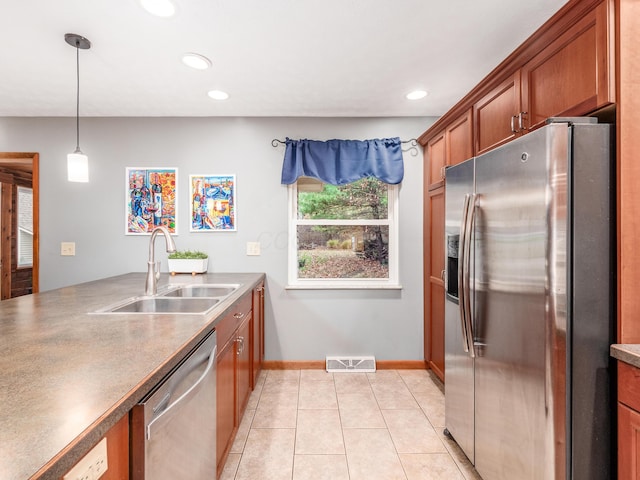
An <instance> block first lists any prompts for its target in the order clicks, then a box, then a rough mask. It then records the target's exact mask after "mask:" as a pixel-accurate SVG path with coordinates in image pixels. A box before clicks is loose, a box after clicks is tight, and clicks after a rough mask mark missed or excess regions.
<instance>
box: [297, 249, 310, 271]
mask: <svg viewBox="0 0 640 480" xmlns="http://www.w3.org/2000/svg"><path fill="white" fill-rule="evenodd" d="M310 262H311V255H309V254H308V253H301V254H300V255H299V256H298V268H299V269H300V270H304V269H305V268H306V267H307V263H310Z"/></svg>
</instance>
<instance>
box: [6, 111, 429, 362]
mask: <svg viewBox="0 0 640 480" xmlns="http://www.w3.org/2000/svg"><path fill="white" fill-rule="evenodd" d="M434 121H435V119H434V118H376V119H366V118H338V119H335V118H218V117H216V118H82V119H81V141H80V145H81V148H82V150H83V151H84V152H85V153H86V154H87V155H89V162H90V178H91V181H90V183H88V184H77V183H69V182H67V181H66V154H67V153H68V152H70V151H72V150H73V149H74V148H75V119H71V118H0V151H5V152H38V153H40V289H41V291H45V290H49V289H53V288H58V287H61V286H66V285H71V284H75V283H79V282H85V281H89V280H94V279H99V278H104V277H109V276H112V275H117V274H121V273H125V272H130V271H144V270H145V269H146V260H147V252H148V241H149V237H148V236H125V235H124V230H125V225H124V211H125V183H124V179H125V167H127V166H129V167H137V166H149V167H152V166H167V167H174V166H175V167H177V168H178V188H179V192H178V230H179V232H178V236H177V237H175V240H176V244H177V246H178V248H180V249H185V248H190V249H200V250H204V251H207V252H208V253H209V255H210V259H209V268H210V271H219V272H225V271H238V272H265V273H266V274H267V298H266V318H265V321H266V358H267V360H321V359H324V357H325V355H375V356H376V358H378V359H380V360H419V359H422V358H423V345H422V338H423V329H422V308H423V307H422V152H420V154H419V155H418V156H416V157H413V156H411V155H409V154H408V153H405V155H404V157H405V179H404V181H403V183H402V186H401V190H400V209H401V214H400V281H401V283H402V286H403V288H402V290H398V291H384V290H368V291H367V290H328V291H320V290H312V291H309V290H286V289H285V286H286V283H287V249H286V247H287V189H286V187H285V186H282V185H281V184H280V169H281V163H282V157H283V153H284V147H283V146H280V147H277V148H273V147H272V146H271V140H272V139H273V138H279V139H283V140H284V138H285V137H287V136H288V137H290V138H311V139H316V140H326V139H330V138H342V139H367V138H376V137H393V136H399V137H400V138H401V139H403V140H404V139H409V138H416V137H418V136H419V135H420V134H421V133H422V132H424V130H426V129H427V128H428V127H429V126H430V125H431V124H432V123H433V122H434ZM193 173H197V174H203V173H204V174H211V173H212V174H215V173H223V174H230V173H232V174H235V175H236V176H237V184H238V187H237V194H238V201H237V215H238V231H237V232H227V233H189V231H188V230H189V222H188V218H189V210H188V209H189V204H188V176H189V174H193ZM64 241H71V242H75V243H76V256H75V257H62V256H60V242H64ZM248 241H259V242H260V243H261V247H262V254H261V255H260V256H251V257H250V256H246V255H245V252H246V242H248ZM158 242H160V240H159V241H158ZM158 250H162V249H160V248H158ZM158 258H159V259H162V261H163V270H164V269H166V254H165V253H164V252H162V253H160V254H159V255H158ZM143 287H144V286H143V285H140V292H132V294H134V293H142V291H143Z"/></svg>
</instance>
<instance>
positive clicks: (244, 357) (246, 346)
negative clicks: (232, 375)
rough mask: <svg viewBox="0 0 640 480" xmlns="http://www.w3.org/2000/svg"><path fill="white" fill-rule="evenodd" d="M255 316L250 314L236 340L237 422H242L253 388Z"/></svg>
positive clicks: (239, 330)
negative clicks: (252, 360)
mask: <svg viewBox="0 0 640 480" xmlns="http://www.w3.org/2000/svg"><path fill="white" fill-rule="evenodd" d="M252 327H253V317H252V316H251V315H249V316H248V317H247V318H246V319H245V320H244V322H243V323H242V325H241V326H240V328H239V329H238V337H237V341H236V389H237V395H236V412H237V413H238V419H237V423H238V424H240V420H241V419H242V412H244V408H245V407H246V406H247V402H248V401H249V395H250V394H251V390H252V388H253V368H252V365H251V342H250V340H251V329H252Z"/></svg>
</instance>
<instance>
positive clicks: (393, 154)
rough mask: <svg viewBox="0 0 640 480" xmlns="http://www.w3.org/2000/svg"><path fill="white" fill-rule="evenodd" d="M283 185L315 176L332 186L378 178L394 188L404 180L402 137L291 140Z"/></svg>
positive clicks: (285, 158) (283, 175) (289, 140)
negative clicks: (365, 178)
mask: <svg viewBox="0 0 640 480" xmlns="http://www.w3.org/2000/svg"><path fill="white" fill-rule="evenodd" d="M285 143H286V149H285V152H284V162H283V165H282V183H283V184H285V185H288V184H291V183H295V182H296V180H298V177H302V176H305V177H313V178H317V179H319V180H322V181H323V182H325V183H330V184H332V185H345V184H347V183H351V182H355V181H356V180H359V179H361V178H364V177H375V178H377V179H379V180H382V181H383V182H385V183H389V184H392V185H395V184H398V183H400V182H401V181H402V177H403V176H404V163H403V160H402V144H401V142H400V138H397V137H396V138H376V139H374V140H327V141H324V142H323V141H319V140H306V139H304V140H291V139H289V138H287V140H286V142H285Z"/></svg>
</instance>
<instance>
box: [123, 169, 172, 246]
mask: <svg viewBox="0 0 640 480" xmlns="http://www.w3.org/2000/svg"><path fill="white" fill-rule="evenodd" d="M125 182H126V184H125V185H126V187H125V197H126V198H125V205H126V210H125V234H126V235H150V234H151V232H153V230H154V229H155V228H156V227H158V226H163V227H165V228H166V229H167V230H168V231H169V233H171V234H177V233H178V169H177V168H174V167H127V168H126V179H125Z"/></svg>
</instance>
